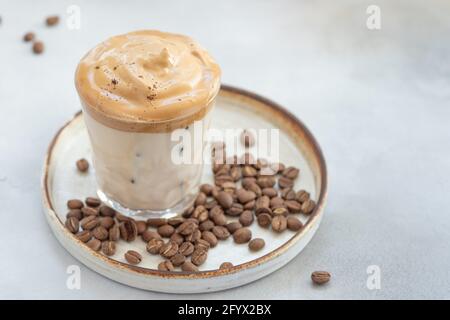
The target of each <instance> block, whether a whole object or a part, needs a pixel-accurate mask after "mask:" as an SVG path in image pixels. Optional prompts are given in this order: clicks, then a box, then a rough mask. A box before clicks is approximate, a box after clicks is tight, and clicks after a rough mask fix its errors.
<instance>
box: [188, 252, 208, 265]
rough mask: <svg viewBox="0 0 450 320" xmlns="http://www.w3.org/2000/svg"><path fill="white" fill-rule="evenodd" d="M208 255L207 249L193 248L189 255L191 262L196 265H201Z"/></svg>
mask: <svg viewBox="0 0 450 320" xmlns="http://www.w3.org/2000/svg"><path fill="white" fill-rule="evenodd" d="M207 257H208V251H206V250H203V249H195V250H194V252H193V253H192V256H191V262H192V263H193V264H195V265H196V266H200V265H202V264H203V263H204V262H205V261H206V258H207Z"/></svg>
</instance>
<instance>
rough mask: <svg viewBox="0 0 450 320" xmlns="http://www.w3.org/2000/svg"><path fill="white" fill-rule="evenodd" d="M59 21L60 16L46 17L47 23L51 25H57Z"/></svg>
mask: <svg viewBox="0 0 450 320" xmlns="http://www.w3.org/2000/svg"><path fill="white" fill-rule="evenodd" d="M58 23H59V17H58V16H49V17H47V18H46V19H45V24H46V25H47V26H49V27H51V26H54V25H57V24H58Z"/></svg>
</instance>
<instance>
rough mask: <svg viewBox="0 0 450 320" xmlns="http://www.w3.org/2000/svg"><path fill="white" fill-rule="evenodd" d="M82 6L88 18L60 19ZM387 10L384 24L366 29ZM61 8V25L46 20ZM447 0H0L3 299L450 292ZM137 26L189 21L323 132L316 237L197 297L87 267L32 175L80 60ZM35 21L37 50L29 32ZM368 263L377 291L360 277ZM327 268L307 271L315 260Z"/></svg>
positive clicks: (64, 114) (220, 53)
mask: <svg viewBox="0 0 450 320" xmlns="http://www.w3.org/2000/svg"><path fill="white" fill-rule="evenodd" d="M70 4H76V5H79V6H80V8H81V14H82V16H81V17H82V25H81V30H78V31H70V30H68V28H67V27H66V18H67V14H66V9H67V7H68V6H69V5H70ZM369 4H377V5H379V6H380V8H381V17H382V21H381V23H382V25H381V26H382V28H381V30H378V31H371V30H368V29H367V27H366V19H367V17H368V15H367V14H366V8H367V6H368V5H369ZM53 13H56V14H60V15H61V16H62V17H63V20H62V23H61V24H60V25H59V26H58V27H56V28H46V27H45V26H43V19H44V18H45V17H46V16H47V15H49V14H53ZM449 14H450V4H449V3H448V1H444V0H443V1H430V0H428V1H424V0H423V1H411V0H408V1H406V0H405V1H400V0H396V1H393V0H390V1H380V0H374V1H334V0H329V1H300V0H297V1H296V0H292V1H287V0H284V1H280V0H277V1H256V0H255V1H229V0H227V1H158V2H156V1H131V0H128V1H122V0H120V1H119V0H117V1H104V3H103V4H102V3H100V1H78V0H71V1H39V2H37V1H7V0H0V15H1V16H2V20H3V22H2V24H1V26H0V61H1V62H0V108H1V111H2V121H1V125H0V203H1V216H2V231H1V232H0V252H1V258H0V298H63V299H66V298H88V299H95V298H118V299H130V298H137V299H158V298H169V299H171V298H174V299H177V298H198V299H203V298H211V299H216V298H225V299H226V298H242V299H247V298H252V299H271V298H285V299H310V298H319V299H320V298H324V299H334V298H346V299H347V298H362V299H374V298H394V299H397V298H450V293H449V288H450V274H449V273H450V250H449V242H450V209H449V207H450V200H449V198H450V196H449V191H450V178H449V176H450V175H449V173H450V170H449V169H450V161H449V160H448V159H449V156H450V150H449V142H450V128H449V125H450V105H449V98H450V65H449V61H450V60H449V56H450V41H449V31H450V30H449V29H450V20H449V19H448V16H449ZM142 28H156V29H162V30H166V31H172V32H180V33H185V34H188V35H191V36H192V37H194V38H195V39H197V40H198V41H199V42H200V43H201V44H202V45H203V46H204V47H206V48H208V50H209V51H210V52H211V53H212V54H213V56H214V57H215V58H216V59H217V60H218V62H219V63H220V64H221V66H222V68H223V82H224V83H228V84H232V85H235V86H239V87H242V88H245V89H249V90H252V91H255V92H257V93H259V94H262V95H264V96H267V97H269V98H271V99H273V100H275V101H277V102H279V103H281V104H282V105H284V106H286V107H287V108H288V109H290V110H291V111H292V112H293V113H295V114H296V115H297V116H298V117H299V118H301V119H302V120H303V121H304V122H305V123H306V124H307V125H308V126H309V128H310V129H311V130H312V132H313V133H314V134H315V135H316V137H317V139H318V141H319V142H320V144H321V146H322V148H323V151H324V153H325V156H326V160H327V162H328V168H329V180H330V185H329V190H330V194H329V202H328V206H327V208H326V213H325V217H324V220H323V223H322V225H321V227H320V229H319V230H318V232H317V234H316V236H315V237H314V238H313V240H312V241H311V243H310V244H309V245H308V246H307V248H306V249H305V250H304V251H303V252H302V253H301V254H300V255H299V256H298V257H297V258H295V259H294V260H293V261H292V262H291V263H289V264H288V265H287V266H285V267H284V268H282V269H281V270H279V271H277V272H275V273H274V274H272V275H270V276H268V277H266V278H264V279H262V280H259V281H257V282H254V283H252V284H250V285H247V286H244V287H240V288H237V289H233V290H228V291H224V292H218V293H213V294H202V295H189V296H180V295H166V294H157V293H152V292H145V291H141V290H137V289H133V288H129V287H127V286H124V285H121V284H118V283H115V282H113V281H111V280H108V279H106V278H104V277H102V276H100V275H98V274H96V273H95V272H93V271H90V270H89V269H87V268H85V267H84V266H81V269H82V288H81V290H68V289H67V288H66V279H67V274H66V268H67V266H69V265H72V264H78V262H77V261H76V260H75V259H74V258H72V256H70V254H68V253H67V252H66V251H65V250H64V249H63V248H62V247H61V246H60V244H59V243H58V242H57V240H56V239H55V238H54V237H53V235H52V233H51V231H50V229H49V227H48V226H47V224H46V222H45V219H44V215H43V213H42V209H41V194H40V188H39V179H40V174H41V167H42V162H43V158H44V154H45V151H46V148H47V145H48V143H49V141H50V139H51V137H52V136H53V135H54V133H55V131H56V130H57V129H58V128H59V127H60V126H61V125H62V124H63V123H64V122H65V121H66V120H68V119H69V118H70V117H71V116H72V114H73V113H75V111H77V110H78V109H79V104H78V101H77V95H76V93H75V89H74V86H73V74H74V69H75V67H76V64H77V62H78V60H79V59H80V57H81V56H82V55H83V54H84V53H85V52H86V51H87V50H88V49H89V48H91V47H92V46H94V45H95V44H96V43H98V42H99V41H101V40H103V39H105V38H107V37H108V36H111V35H114V34H118V33H124V32H127V31H130V30H135V29H142ZM29 30H33V31H35V32H36V33H37V35H38V38H40V39H42V40H43V41H44V42H45V45H46V50H45V53H44V54H43V55H41V56H35V55H33V54H32V53H31V47H30V45H29V44H25V43H23V42H22V40H21V38H22V36H23V34H24V33H25V32H26V31H29ZM369 265H378V266H379V267H380V269H381V290H373V291H371V290H369V289H367V287H366V280H367V276H368V275H367V273H366V269H367V267H368V266H369ZM317 269H325V270H329V271H330V272H331V273H332V274H333V279H332V281H331V283H329V285H327V286H325V287H322V288H316V287H313V286H312V285H311V283H310V279H309V277H310V273H311V271H313V270H317Z"/></svg>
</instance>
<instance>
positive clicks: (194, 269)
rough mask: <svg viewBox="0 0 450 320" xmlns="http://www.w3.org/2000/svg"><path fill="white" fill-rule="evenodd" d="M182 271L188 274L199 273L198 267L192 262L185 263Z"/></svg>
mask: <svg viewBox="0 0 450 320" xmlns="http://www.w3.org/2000/svg"><path fill="white" fill-rule="evenodd" d="M181 270H183V271H186V272H198V268H197V266H196V265H195V264H193V263H192V262H190V261H185V262H184V263H183V265H182V266H181Z"/></svg>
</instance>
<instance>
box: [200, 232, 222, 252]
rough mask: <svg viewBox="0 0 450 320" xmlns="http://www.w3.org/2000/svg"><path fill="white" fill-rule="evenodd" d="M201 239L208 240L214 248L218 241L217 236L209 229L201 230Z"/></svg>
mask: <svg viewBox="0 0 450 320" xmlns="http://www.w3.org/2000/svg"><path fill="white" fill-rule="evenodd" d="M227 232H228V230H227ZM202 239H203V240H206V241H208V242H209V245H210V247H211V248H214V247H215V246H216V245H217V242H218V240H217V237H216V236H215V234H214V233H212V232H211V231H203V232H202Z"/></svg>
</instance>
